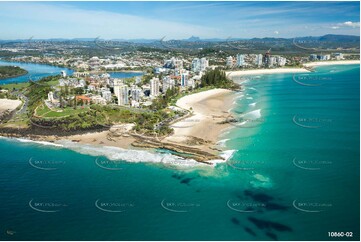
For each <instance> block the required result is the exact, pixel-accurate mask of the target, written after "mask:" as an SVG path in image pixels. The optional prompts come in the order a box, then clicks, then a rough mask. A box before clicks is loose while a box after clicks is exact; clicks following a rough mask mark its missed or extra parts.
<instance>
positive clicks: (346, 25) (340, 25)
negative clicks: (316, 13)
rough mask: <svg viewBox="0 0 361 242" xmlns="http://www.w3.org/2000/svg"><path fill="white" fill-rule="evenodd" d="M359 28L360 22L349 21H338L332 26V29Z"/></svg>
mask: <svg viewBox="0 0 361 242" xmlns="http://www.w3.org/2000/svg"><path fill="white" fill-rule="evenodd" d="M350 27H351V28H360V22H351V21H346V22H343V23H338V24H336V25H335V26H332V27H331V28H332V29H340V28H350Z"/></svg>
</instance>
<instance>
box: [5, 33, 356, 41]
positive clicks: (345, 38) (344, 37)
mask: <svg viewBox="0 0 361 242" xmlns="http://www.w3.org/2000/svg"><path fill="white" fill-rule="evenodd" d="M95 39H96V38H73V39H66V38H50V39H31V40H32V41H42V40H43V41H44V40H51V41H84V42H86V41H94V40H95ZM293 39H297V40H317V41H324V42H359V41H360V36H355V35H335V34H327V35H323V36H304V37H296V38H274V37H265V38H251V39H249V38H248V39H246V38H227V39H221V38H209V39H201V38H200V37H197V36H191V37H190V38H188V39H182V40H176V39H172V40H171V41H184V42H225V41H240V40H244V41H247V40H252V41H287V40H293ZM29 40H30V39H16V40H0V42H26V41H29ZM99 40H100V41H104V40H109V39H99ZM160 40H161V39H160V38H159V39H111V41H121V42H132V43H153V42H159V41H160ZM164 41H170V40H164Z"/></svg>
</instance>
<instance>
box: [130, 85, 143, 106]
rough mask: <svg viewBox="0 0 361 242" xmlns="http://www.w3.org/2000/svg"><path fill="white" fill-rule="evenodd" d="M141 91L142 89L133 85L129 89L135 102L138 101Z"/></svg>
mask: <svg viewBox="0 0 361 242" xmlns="http://www.w3.org/2000/svg"><path fill="white" fill-rule="evenodd" d="M141 93H142V90H141V89H140V88H139V87H137V86H133V87H132V89H131V90H130V95H131V97H132V100H134V101H137V102H139V100H140V96H141Z"/></svg>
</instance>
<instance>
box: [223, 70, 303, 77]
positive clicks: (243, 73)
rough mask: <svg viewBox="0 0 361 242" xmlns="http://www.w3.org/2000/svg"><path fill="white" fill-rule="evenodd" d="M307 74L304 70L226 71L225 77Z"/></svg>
mask: <svg viewBox="0 0 361 242" xmlns="http://www.w3.org/2000/svg"><path fill="white" fill-rule="evenodd" d="M303 72H309V70H307V69H305V68H277V69H255V70H244V71H228V72H226V75H227V76H228V77H231V78H232V77H236V76H246V75H263V74H278V73H279V74H280V73H303Z"/></svg>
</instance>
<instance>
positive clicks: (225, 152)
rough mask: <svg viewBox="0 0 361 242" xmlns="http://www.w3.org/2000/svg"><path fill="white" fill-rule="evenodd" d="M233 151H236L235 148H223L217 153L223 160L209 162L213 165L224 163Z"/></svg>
mask: <svg viewBox="0 0 361 242" xmlns="http://www.w3.org/2000/svg"><path fill="white" fill-rule="evenodd" d="M234 152H236V150H225V151H223V152H222V153H221V154H220V155H219V156H220V157H222V158H223V160H222V159H219V160H210V162H212V163H213V165H216V164H218V163H225V162H227V160H229V159H230V158H231V157H232V156H233V154H234Z"/></svg>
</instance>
